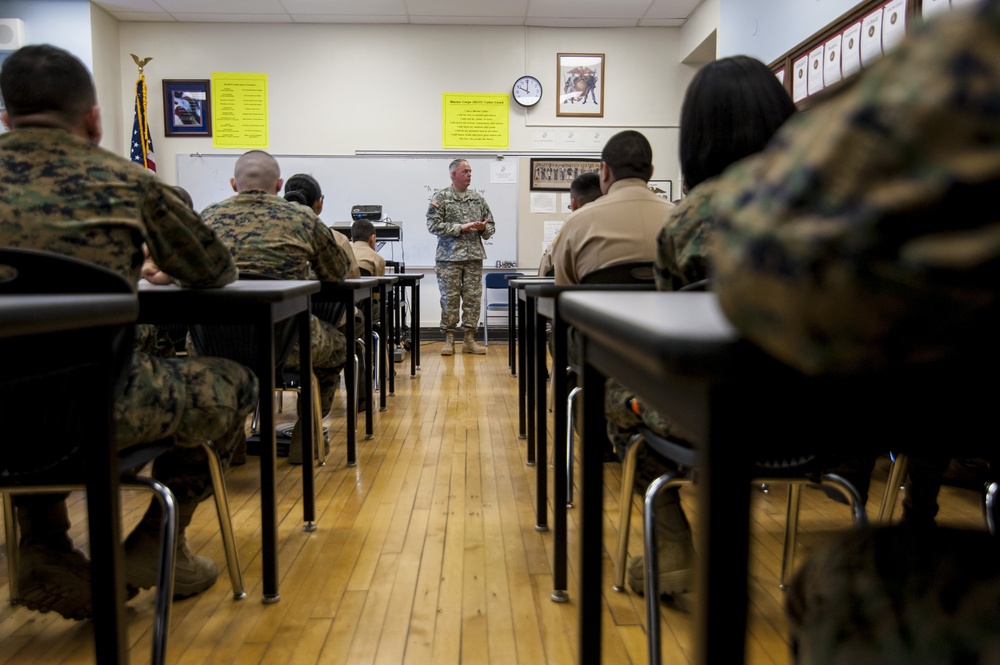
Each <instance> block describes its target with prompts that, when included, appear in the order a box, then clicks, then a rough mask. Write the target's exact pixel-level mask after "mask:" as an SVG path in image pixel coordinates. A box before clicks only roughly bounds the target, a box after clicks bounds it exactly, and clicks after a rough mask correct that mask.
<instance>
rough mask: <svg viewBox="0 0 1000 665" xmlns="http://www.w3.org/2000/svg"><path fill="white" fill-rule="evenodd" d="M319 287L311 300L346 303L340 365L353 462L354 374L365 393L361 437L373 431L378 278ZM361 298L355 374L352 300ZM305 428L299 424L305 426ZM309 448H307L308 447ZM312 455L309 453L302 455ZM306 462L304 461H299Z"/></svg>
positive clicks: (355, 426) (355, 451)
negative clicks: (361, 349) (361, 373)
mask: <svg viewBox="0 0 1000 665" xmlns="http://www.w3.org/2000/svg"><path fill="white" fill-rule="evenodd" d="M320 284H321V285H322V288H321V289H320V292H319V293H318V294H316V295H315V296H314V297H313V301H314V302H340V303H344V304H345V305H346V307H345V312H346V315H345V319H346V325H347V333H346V337H347V351H348V354H347V364H346V365H345V367H344V383H346V384H347V466H356V465H357V463H358V444H357V429H358V410H357V409H356V408H355V406H354V405H355V404H356V403H357V402H356V397H357V395H356V394H355V388H354V387H355V384H356V383H357V380H358V378H363V379H364V384H363V389H364V391H365V395H366V397H367V400H368V402H367V407H366V409H365V437H366V438H368V439H370V438H372V436H373V435H374V420H373V418H374V416H373V413H372V409H373V408H374V399H373V394H374V393H373V392H372V377H371V367H372V310H371V302H372V292H373V289H375V288H376V287H378V279H377V278H375V277H361V278H358V279H345V280H344V281H342V282H336V283H333V282H320ZM362 301H366V302H367V306H366V307H365V309H364V311H363V312H362V314H364V320H365V329H364V342H365V367H366V368H367V369H366V370H365V374H366V376H365V377H358V376H357V368H356V367H355V366H354V363H353V362H351V360H352V359H353V358H354V340H356V339H357V337H358V334H357V330H355V322H354V304H355V303H359V302H362ZM305 429H307V428H303V430H305ZM309 450H311V449H309ZM303 459H312V456H311V455H310V456H308V457H303ZM303 466H307V465H303Z"/></svg>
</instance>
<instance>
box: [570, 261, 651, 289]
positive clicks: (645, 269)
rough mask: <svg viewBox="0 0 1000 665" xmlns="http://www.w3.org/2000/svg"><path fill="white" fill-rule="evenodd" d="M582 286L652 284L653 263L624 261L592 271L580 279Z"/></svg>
mask: <svg viewBox="0 0 1000 665" xmlns="http://www.w3.org/2000/svg"><path fill="white" fill-rule="evenodd" d="M580 283H581V284H652V283H653V262H652V261H624V262H622V263H612V264H611V265H609V266H604V267H603V268H598V269H597V270H591V271H590V272H588V273H587V274H586V275H584V276H583V277H581V278H580Z"/></svg>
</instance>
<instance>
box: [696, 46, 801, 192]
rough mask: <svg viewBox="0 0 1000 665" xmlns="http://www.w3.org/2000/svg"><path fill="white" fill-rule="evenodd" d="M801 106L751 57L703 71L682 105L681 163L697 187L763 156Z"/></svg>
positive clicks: (717, 63) (722, 62)
mask: <svg viewBox="0 0 1000 665" xmlns="http://www.w3.org/2000/svg"><path fill="white" fill-rule="evenodd" d="M794 112H795V104H794V103H793V102H792V99H791V98H790V97H789V96H788V92H786V91H785V88H784V86H782V85H781V83H780V82H778V79H777V77H775V75H774V73H773V72H771V70H770V69H768V67H767V65H765V64H764V63H762V62H761V61H759V60H755V59H754V58H750V57H747V56H745V55H738V56H733V57H731V58H723V59H722V60H716V61H715V62H710V63H709V64H707V65H705V66H704V67H702V68H701V70H700V71H699V72H698V73H697V74H695V76H694V78H693V79H692V80H691V84H690V85H689V86H688V89H687V92H686V93H685V94H684V103H683V105H682V106H681V132H680V161H681V173H682V174H683V176H684V185H685V187H687V188H689V189H690V188H692V187H694V186H696V185H698V184H699V183H701V182H704V181H705V180H708V179H709V178H712V177H714V176H717V175H719V174H720V173H722V172H723V171H724V170H725V169H726V167H728V166H729V165H730V164H732V163H733V162H735V161H737V160H739V159H742V158H743V157H746V156H748V155H752V154H754V153H756V152H760V151H761V150H763V149H764V146H765V145H767V142H768V141H769V140H770V139H771V137H772V136H774V133H775V132H776V131H777V130H778V127H780V126H781V125H782V124H783V123H784V122H785V120H786V119H787V118H788V116H790V115H792V114H793V113H794Z"/></svg>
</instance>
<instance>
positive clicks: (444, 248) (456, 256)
mask: <svg viewBox="0 0 1000 665" xmlns="http://www.w3.org/2000/svg"><path fill="white" fill-rule="evenodd" d="M448 170H449V171H450V173H451V187H446V188H445V189H439V190H438V191H436V192H434V195H433V196H432V197H431V202H430V205H429V206H428V208H427V230H428V231H430V232H431V233H433V234H434V235H436V236H437V237H438V245H437V254H436V255H435V261H436V264H435V272H436V274H437V281H438V288H439V289H440V290H441V330H442V332H444V348H442V349H441V355H442V356H451V355H454V354H455V329H456V328H458V327H459V323H458V312H459V302H460V301H461V310H462V324H461V327H462V329H463V330H464V331H465V343H464V344H463V346H462V351H463V352H464V353H475V354H479V355H482V354H484V353H486V349H485V348H483V347H482V346H480V345H479V344H477V343H476V339H475V334H476V328H477V327H478V326H479V312H480V308H481V303H482V299H483V259H485V258H486V249H485V248H484V247H483V240H484V239H487V238H490V237H491V236H492V235H493V233H494V232H495V231H496V226H495V225H494V223H493V213H491V212H490V207H489V206H488V205H486V200H485V199H484V198H483V197H482V196H480V195H479V193H478V192H476V191H474V190H470V189H469V184H470V183H471V182H472V167H471V166H469V162H467V161H465V160H464V159H456V160H454V161H453V162H452V163H451V164H450V165H449V167H448Z"/></svg>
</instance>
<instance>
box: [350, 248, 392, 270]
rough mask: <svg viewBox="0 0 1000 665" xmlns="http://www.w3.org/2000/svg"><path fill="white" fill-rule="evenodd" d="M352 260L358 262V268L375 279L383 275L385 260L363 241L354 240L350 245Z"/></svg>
mask: <svg viewBox="0 0 1000 665" xmlns="http://www.w3.org/2000/svg"><path fill="white" fill-rule="evenodd" d="M351 249H352V250H353V253H354V258H356V259H357V260H358V267H360V268H364V269H365V270H367V271H368V272H369V273H371V274H372V275H374V276H376V277H382V276H383V275H385V259H384V258H382V255H381V254H379V253H378V252H376V251H375V250H374V249H372V248H371V246H370V245H369V244H368V243H367V242H365V241H364V240H355V241H354V242H352V243H351Z"/></svg>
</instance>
